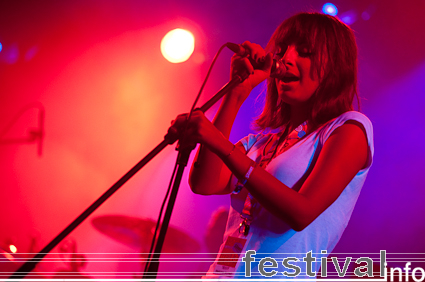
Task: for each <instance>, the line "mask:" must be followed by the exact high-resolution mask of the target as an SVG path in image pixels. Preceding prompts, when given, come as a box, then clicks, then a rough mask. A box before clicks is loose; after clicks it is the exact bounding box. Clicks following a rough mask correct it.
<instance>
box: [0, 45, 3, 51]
mask: <svg viewBox="0 0 425 282" xmlns="http://www.w3.org/2000/svg"><path fill="white" fill-rule="evenodd" d="M2 49H3V45H1V43H0V52H1V50H2Z"/></svg>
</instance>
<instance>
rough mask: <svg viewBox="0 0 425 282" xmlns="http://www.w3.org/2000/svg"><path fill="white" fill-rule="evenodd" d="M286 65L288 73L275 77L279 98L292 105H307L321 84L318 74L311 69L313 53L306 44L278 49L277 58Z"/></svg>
mask: <svg viewBox="0 0 425 282" xmlns="http://www.w3.org/2000/svg"><path fill="white" fill-rule="evenodd" d="M279 57H280V58H281V59H280V61H279V63H281V64H283V65H284V66H285V67H286V73H285V74H284V75H283V76H281V77H279V78H275V82H276V88H277V92H278V94H279V98H280V99H281V100H283V102H285V103H287V104H289V105H291V106H302V105H306V104H307V101H308V100H309V99H310V97H311V96H312V95H313V93H314V92H315V91H316V89H317V87H318V86H319V79H318V78H317V77H316V76H317V75H315V74H313V73H314V72H312V71H311V53H310V51H309V49H308V48H307V47H306V46H302V45H300V46H297V45H295V44H292V45H289V46H288V47H287V49H286V52H285V50H278V52H277V59H278V58H279ZM312 76H313V77H312Z"/></svg>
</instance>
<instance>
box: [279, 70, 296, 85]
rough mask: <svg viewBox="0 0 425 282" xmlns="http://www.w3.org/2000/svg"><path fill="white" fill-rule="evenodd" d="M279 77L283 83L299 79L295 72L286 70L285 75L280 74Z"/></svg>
mask: <svg viewBox="0 0 425 282" xmlns="http://www.w3.org/2000/svg"><path fill="white" fill-rule="evenodd" d="M279 79H280V81H282V82H283V83H290V82H294V81H298V80H300V78H299V77H298V76H296V75H295V74H293V73H291V72H286V73H285V75H284V76H282V77H280V78H279Z"/></svg>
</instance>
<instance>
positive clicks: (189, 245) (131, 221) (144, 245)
mask: <svg viewBox="0 0 425 282" xmlns="http://www.w3.org/2000/svg"><path fill="white" fill-rule="evenodd" d="M92 224H93V226H94V227H95V228H96V229H97V230H98V231H100V232H101V233H103V234H105V235H107V236H109V237H110V238H112V239H114V240H116V241H118V242H120V243H123V244H125V245H127V246H129V247H132V248H136V249H138V250H141V252H148V251H149V248H150V244H151V241H152V238H153V234H154V232H155V226H156V221H154V220H152V219H149V218H137V217H130V216H124V215H103V216H99V217H96V218H94V219H93V220H92ZM162 250H163V252H164V253H181V252H186V253H196V252H198V251H199V250H200V245H199V243H198V242H197V241H196V240H195V239H193V238H191V237H190V236H189V235H187V234H186V233H185V232H183V231H181V230H179V229H178V228H176V227H172V226H168V230H167V236H166V237H165V241H164V246H163V248H162Z"/></svg>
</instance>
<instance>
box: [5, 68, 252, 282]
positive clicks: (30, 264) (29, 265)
mask: <svg viewBox="0 0 425 282" xmlns="http://www.w3.org/2000/svg"><path fill="white" fill-rule="evenodd" d="M248 75H249V74H244V76H243V77H241V76H236V77H235V78H233V79H232V80H230V81H229V82H228V83H227V84H225V85H224V86H223V88H221V89H220V90H219V91H218V92H217V93H216V94H215V95H214V96H213V97H212V98H211V99H210V100H208V101H207V102H206V103H205V104H204V105H203V106H202V107H200V108H199V109H200V110H201V111H202V112H205V111H207V110H208V109H209V108H210V107H211V106H212V105H214V104H215V103H216V102H218V101H219V100H220V99H221V97H223V96H224V95H225V94H226V93H227V92H228V91H229V90H230V89H232V88H233V87H235V86H236V85H238V84H239V83H241V82H242V81H244V80H245V79H246V78H247V77H248ZM176 140H177V136H171V135H170V134H167V135H166V136H165V137H164V140H163V141H162V142H161V143H160V144H158V145H157V146H156V147H155V148H154V149H153V150H152V151H150V152H149V153H148V154H147V155H146V156H145V157H144V158H143V159H142V160H140V161H139V162H138V163H137V164H136V165H135V166H134V167H133V168H131V169H130V170H129V171H128V172H127V173H126V174H124V175H123V176H122V177H121V178H120V179H119V180H118V181H117V182H116V183H115V184H114V185H112V186H111V187H110V188H109V189H108V190H107V191H106V192H105V193H103V195H102V196H100V197H99V198H98V199H97V200H96V201H95V202H94V203H93V204H91V205H90V206H89V207H88V208H87V209H86V210H85V211H84V212H83V213H81V214H80V215H79V216H78V217H77V218H76V219H75V220H74V221H73V222H71V223H70V224H69V225H68V226H67V227H66V228H65V229H64V230H63V231H62V232H61V233H59V234H58V235H57V236H56V237H55V238H54V239H53V240H52V241H51V242H50V243H48V244H47V245H46V246H45V247H44V248H43V249H42V250H41V251H40V252H39V253H37V254H36V255H35V256H34V257H33V258H32V259H30V260H28V261H26V262H25V263H24V264H23V265H22V266H21V267H20V268H19V269H18V270H16V271H15V272H14V273H13V274H12V275H11V276H10V277H9V279H22V278H24V277H25V276H26V275H27V274H28V273H30V272H31V271H32V270H33V269H34V268H35V266H36V265H37V263H39V262H40V261H41V260H42V259H43V258H44V257H45V256H46V255H47V254H48V253H49V252H50V251H51V250H52V249H53V248H54V247H56V246H57V245H58V244H59V243H60V242H61V241H62V240H63V239H64V238H65V237H66V236H68V234H69V233H71V232H72V231H73V230H74V229H75V228H77V226H78V225H80V224H81V223H82V222H83V221H84V220H85V219H86V218H87V217H88V216H90V215H91V214H92V213H93V212H94V211H95V210H96V209H97V208H98V207H99V206H101V205H102V204H103V203H104V202H105V201H106V200H107V199H108V198H109V197H111V196H112V195H113V194H114V193H115V192H116V191H117V190H118V189H119V188H120V187H121V186H122V185H124V184H125V183H126V182H127V181H128V180H129V179H130V178H131V177H133V176H134V175H135V174H136V173H137V172H138V171H139V170H140V169H141V168H143V167H144V166H145V165H146V164H147V163H148V162H149V161H150V160H151V159H153V158H154V157H155V156H156V155H157V154H158V153H159V152H161V151H162V150H163V149H164V148H165V147H166V146H167V145H171V144H173V143H174V142H175V141H176ZM189 154H190V151H189V153H188V154H187V159H189ZM179 155H180V153H179ZM184 159H186V156H185V158H184ZM184 159H183V158H182V161H183V163H187V159H186V160H184ZM184 167H185V166H182V169H181V172H179V173H177V175H176V181H175V183H176V185H177V184H180V181H181V176H182V175H183V170H184ZM179 170H180V165H179ZM178 175H180V180H178V179H177V176H178ZM177 192H178V187H176V191H174V188H173V191H172V193H171V195H170V200H169V202H168V203H169V204H168V206H167V211H166V214H165V218H164V221H163V224H162V226H161V231H160V233H159V236H158V242H157V244H156V248H155V256H156V257H157V258H158V259H159V256H160V252H161V249H162V244H163V241H164V239H165V234H166V232H167V228H168V223H169V221H170V217H171V213H172V210H173V207H174V202H175V198H176V197H177ZM172 196H174V199H172V198H171V197H172ZM170 204H171V205H170ZM167 215H168V217H167ZM160 239H161V240H160ZM150 266H151V265H150ZM158 266H159V261H156V262H155V263H152V269H151V267H150V269H151V270H150V271H149V272H151V271H154V273H156V272H157V269H158Z"/></svg>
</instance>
